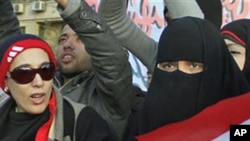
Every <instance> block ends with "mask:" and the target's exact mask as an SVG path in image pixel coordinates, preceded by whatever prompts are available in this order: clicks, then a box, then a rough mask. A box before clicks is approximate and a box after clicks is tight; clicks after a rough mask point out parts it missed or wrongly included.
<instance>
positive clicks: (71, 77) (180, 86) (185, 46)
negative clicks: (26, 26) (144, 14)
mask: <svg viewBox="0 0 250 141" xmlns="http://www.w3.org/2000/svg"><path fill="white" fill-rule="evenodd" d="M163 1H164V4H165V5H164V11H163V13H164V16H165V20H166V22H167V26H166V27H165V29H164V30H163V32H162V33H161V36H160V39H159V41H155V40H153V39H151V38H150V37H148V36H147V35H146V34H145V33H144V32H143V31H141V30H140V29H139V28H138V27H137V25H136V24H135V23H134V22H133V21H132V20H131V19H130V18H129V16H128V15H127V13H126V5H127V2H128V1H127V0H101V2H100V8H99V9H98V11H97V12H96V11H95V10H93V9H92V7H90V6H89V5H88V3H87V2H85V1H81V0H55V2H56V3H57V4H58V6H57V10H58V12H59V14H60V16H61V17H62V19H63V21H64V23H65V26H64V27H63V29H62V31H61V34H60V36H59V37H58V45H57V48H56V51H55V52H53V51H52V49H51V47H50V46H49V45H48V43H46V41H45V40H43V39H41V38H40V37H38V36H36V35H32V34H25V33H20V29H19V21H18V19H17V17H16V15H15V14H14V12H13V7H12V4H11V1H10V0H0V37H1V38H0V72H1V74H0V88H1V89H0V90H1V91H0V92H1V95H0V113H1V116H0V126H1V127H4V128H1V129H0V140H3V141H27V140H35V141H48V140H50V141H52V140H55V141H56V140H57V141H66V140H67V141H136V140H138V141H146V140H152V141H161V140H171V141H173V140H176V141H177V140H178V141H180V140H181V139H183V140H201V139H202V140H203V139H204V138H198V137H202V136H206V135H207V134H210V132H211V131H209V130H207V128H208V127H210V129H214V130H215V131H218V133H222V132H225V131H227V130H228V129H229V126H230V124H236V123H237V124H240V123H241V122H243V121H244V120H246V118H248V117H250V114H248V112H246V111H247V109H246V106H247V100H248V99H249V98H250V97H249V94H248V92H249V91H250V85H249V83H250V70H249V69H250V66H249V63H248V62H249V61H248V58H249V54H248V52H249V51H248V50H249V49H248V46H249V42H250V38H249V37H248V34H250V33H249V31H250V26H249V22H250V20H248V19H242V20H237V21H234V22H231V23H229V24H227V25H225V26H224V27H221V22H222V18H221V16H222V6H221V3H220V0H213V1H209V2H208V1H206V0H189V1H188V2H183V1H181V0H163ZM127 50H129V51H130V52H131V53H133V54H134V55H135V56H136V57H137V58H139V59H140V60H141V62H142V63H143V64H144V65H145V66H146V67H147V69H148V72H149V75H152V80H150V83H149V85H148V91H147V92H144V91H142V90H141V89H140V88H138V87H137V86H134V85H133V83H132V72H131V70H132V69H131V66H130V64H129V61H128V56H127V55H128V54H127V52H126V51H127ZM249 59H250V58H249ZM225 105H228V106H225ZM230 107H231V108H230ZM232 107H234V108H235V109H234V108H232ZM237 107H241V108H242V107H244V108H242V110H241V111H242V112H239V111H238V113H242V114H241V115H240V114H238V116H237V114H234V116H232V117H231V118H229V119H228V120H227V122H222V121H221V118H219V117H225V118H227V116H228V113H229V112H236V113H237V110H236V109H237ZM221 111H224V113H223V112H221ZM211 117H212V118H213V119H214V120H213V121H212V120H211V121H206V122H204V121H205V119H207V118H211ZM195 121H198V123H200V124H199V125H204V126H194V127H193V129H195V131H197V132H193V130H192V132H191V131H189V127H190V126H192V125H191V124H192V123H194V122H195ZM214 123H217V124H214ZM219 123H223V124H219ZM197 125H198V124H197ZM180 129H181V130H180ZM179 130H180V131H179ZM167 132H168V133H167ZM218 133H216V134H213V135H211V136H209V138H206V139H205V140H211V139H213V138H216V137H217V136H218V135H219V134H218ZM197 134H198V136H197ZM183 135H186V136H189V138H185V137H183ZM199 135H200V136H199ZM203 141H204V140H203Z"/></svg>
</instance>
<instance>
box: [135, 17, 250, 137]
mask: <svg viewBox="0 0 250 141" xmlns="http://www.w3.org/2000/svg"><path fill="white" fill-rule="evenodd" d="M178 60H187V61H195V62H202V63H203V65H204V69H203V72H200V73H196V74H186V73H183V72H181V71H179V70H177V71H174V72H165V71H162V70H160V69H158V68H157V67H155V70H154V73H153V77H152V81H151V84H150V86H149V90H148V94H147V96H146V99H145V103H144V105H143V108H142V110H141V113H140V115H139V121H138V122H139V123H138V124H139V125H138V127H139V129H138V130H139V131H138V132H139V134H141V133H145V132H148V131H151V130H153V129H156V128H158V127H160V126H162V125H166V124H169V123H172V122H176V121H180V120H184V119H187V118H189V117H191V116H193V115H195V114H196V113H198V112H199V111H201V110H202V109H204V108H205V107H207V106H209V105H212V104H214V103H216V102H218V101H219V100H222V99H225V98H228V97H233V96H236V95H240V94H242V93H246V92H248V91H249V86H248V84H247V81H246V79H245V77H244V76H243V74H242V72H241V71H240V69H239V68H238V66H237V64H236V63H235V62H234V60H233V58H232V56H231V55H230V53H229V51H228V48H227V46H226V44H225V42H224V40H223V38H222V37H221V35H220V33H219V31H218V29H217V28H216V27H215V26H214V25H213V24H211V22H208V21H207V20H203V19H198V18H193V17H184V18H180V19H175V20H173V21H171V22H170V23H169V25H168V26H167V27H166V28H165V29H164V31H163V33H162V34H161V37H160V40H159V48H158V55H157V63H156V65H157V64H158V63H161V62H165V61H178Z"/></svg>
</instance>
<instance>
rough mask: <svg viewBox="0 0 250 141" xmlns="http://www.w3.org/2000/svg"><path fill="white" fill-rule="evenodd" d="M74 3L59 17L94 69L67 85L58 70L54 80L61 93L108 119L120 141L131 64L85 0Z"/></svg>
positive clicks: (128, 107) (128, 110)
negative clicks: (73, 35)
mask: <svg viewBox="0 0 250 141" xmlns="http://www.w3.org/2000/svg"><path fill="white" fill-rule="evenodd" d="M70 2H72V3H73V4H74V6H73V7H71V6H70V5H71V3H70ZM76 3H77V1H69V4H68V7H71V9H67V7H66V8H65V11H63V12H64V13H61V16H62V18H63V19H64V21H65V22H66V23H67V24H68V25H69V26H70V27H71V28H72V29H73V30H74V31H75V32H76V33H77V35H78V36H79V38H80V39H81V41H82V42H83V43H84V44H85V48H86V50H87V52H88V53H89V54H90V56H91V63H92V67H93V68H92V71H86V72H82V73H81V74H78V75H77V76H74V77H73V78H72V79H71V80H69V82H67V83H66V84H63V81H62V79H61V78H62V74H60V72H58V73H57V75H56V78H55V81H54V82H55V85H56V86H57V87H58V88H59V89H60V92H61V94H62V95H63V96H66V97H69V98H70V99H72V100H73V101H76V102H80V103H83V104H86V105H88V106H91V107H93V108H94V109H95V110H96V111H97V112H98V113H99V114H100V115H101V116H102V117H103V118H104V119H105V120H107V122H108V123H109V125H110V128H111V130H112V131H113V133H114V135H115V138H116V141H120V140H121V138H122V134H123V132H124V130H125V128H126V126H127V120H128V118H129V115H130V113H131V110H132V100H131V97H132V72H131V67H130V65H129V62H128V60H127V57H126V55H125V54H124V51H123V49H122V46H121V44H120V43H119V41H118V40H117V39H116V38H115V36H114V34H113V32H112V31H111V29H110V28H109V27H108V26H107V25H106V24H105V22H104V21H103V20H102V19H101V18H100V17H98V15H97V14H96V12H94V10H93V9H92V8H91V7H89V6H88V5H87V3H86V2H85V1H83V2H82V3H81V4H80V3H79V4H76ZM67 10H70V11H71V12H69V11H67ZM66 12H68V13H66ZM69 13H70V14H69Z"/></svg>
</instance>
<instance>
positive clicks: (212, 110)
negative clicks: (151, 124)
mask: <svg viewBox="0 0 250 141" xmlns="http://www.w3.org/2000/svg"><path fill="white" fill-rule="evenodd" d="M240 124H244V125H245V124H246V125H247V124H248V125H249V126H250V92H249V93H247V94H244V95H241V96H237V97H232V98H228V99H225V100H222V101H220V102H218V103H217V104H214V105H212V106H210V107H207V108H206V109H204V110H203V111H201V112H200V113H198V114H197V115H195V116H193V117H191V118H189V119H187V120H185V121H181V122H176V123H172V124H168V125H166V126H164V127H161V128H158V129H156V130H154V131H152V132H149V133H146V134H143V135H140V136H137V137H136V139H137V140H138V141H211V140H213V141H229V139H230V135H229V133H230V132H229V130H230V125H240Z"/></svg>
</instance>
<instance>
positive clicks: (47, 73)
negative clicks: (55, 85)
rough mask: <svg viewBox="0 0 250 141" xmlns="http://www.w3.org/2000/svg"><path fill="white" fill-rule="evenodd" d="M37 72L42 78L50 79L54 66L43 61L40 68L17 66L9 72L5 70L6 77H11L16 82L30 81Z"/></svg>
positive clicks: (24, 82)
mask: <svg viewBox="0 0 250 141" xmlns="http://www.w3.org/2000/svg"><path fill="white" fill-rule="evenodd" d="M37 73H38V74H39V75H40V76H41V78H42V79H43V80H45V81H46V80H51V79H52V78H53V77H54V74H55V66H54V64H53V63H45V64H42V65H41V66H40V68H37V69H33V68H25V67H17V68H15V69H14V70H13V71H11V72H7V75H6V76H7V77H10V78H12V79H13V80H14V81H15V82H16V83H18V84H27V83H30V82H31V81H32V80H33V79H34V78H35V76H36V74H37Z"/></svg>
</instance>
